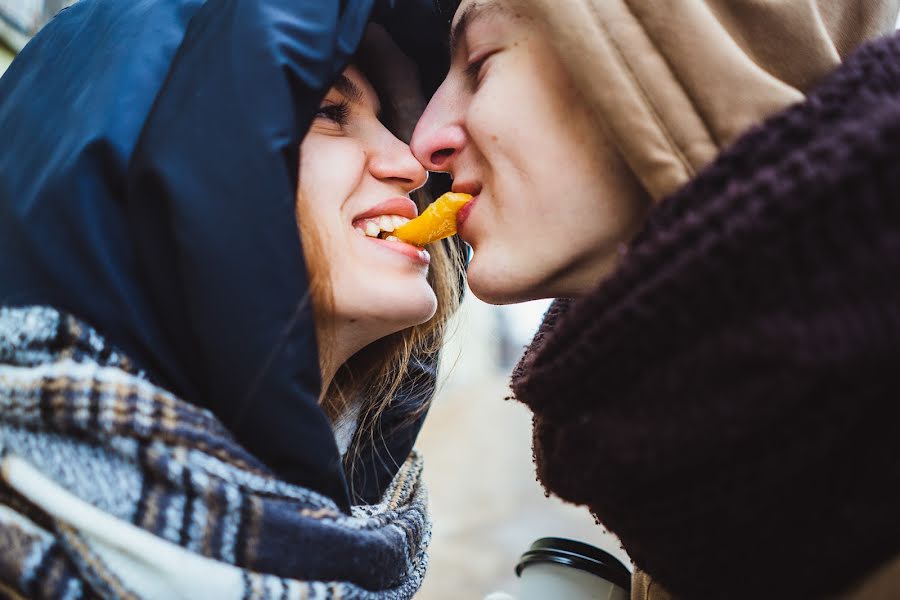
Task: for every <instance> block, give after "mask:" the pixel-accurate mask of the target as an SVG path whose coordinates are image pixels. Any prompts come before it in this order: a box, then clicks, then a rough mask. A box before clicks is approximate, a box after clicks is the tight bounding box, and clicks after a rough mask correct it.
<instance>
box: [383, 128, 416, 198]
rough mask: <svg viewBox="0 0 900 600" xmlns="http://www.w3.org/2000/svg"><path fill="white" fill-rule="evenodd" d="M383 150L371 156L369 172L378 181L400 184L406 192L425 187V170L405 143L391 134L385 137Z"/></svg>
mask: <svg viewBox="0 0 900 600" xmlns="http://www.w3.org/2000/svg"><path fill="white" fill-rule="evenodd" d="M385 137H386V139H385V141H384V142H383V143H382V144H381V148H380V149H379V150H378V151H377V152H374V153H372V154H371V155H370V157H369V171H370V172H371V173H372V175H373V176H375V177H376V178H377V179H380V180H382V181H390V182H393V183H398V184H399V185H400V187H401V188H402V189H403V191H405V192H411V191H413V190H415V189H418V188H420V187H422V186H423V185H425V181H426V180H427V179H428V171H426V170H425V167H423V166H422V165H421V164H420V163H419V161H417V160H416V157H415V156H413V154H412V152H411V151H410V149H409V146H407V145H406V144H405V143H403V142H402V141H400V140H399V139H397V138H396V137H394V136H393V135H391V134H388V135H387V136H385Z"/></svg>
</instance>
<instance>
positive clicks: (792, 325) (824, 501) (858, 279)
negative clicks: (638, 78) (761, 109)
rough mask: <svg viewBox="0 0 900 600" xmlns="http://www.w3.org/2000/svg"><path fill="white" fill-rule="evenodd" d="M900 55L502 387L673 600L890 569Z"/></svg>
mask: <svg viewBox="0 0 900 600" xmlns="http://www.w3.org/2000/svg"><path fill="white" fill-rule="evenodd" d="M898 164H900V37H892V38H888V39H885V40H882V41H879V42H877V43H873V44H870V45H868V46H866V47H864V48H863V49H861V50H860V51H859V52H857V53H856V54H855V55H854V56H853V57H851V58H850V59H848V61H847V62H846V63H845V64H844V65H843V66H842V67H841V68H840V69H838V70H837V71H836V72H835V73H833V74H832V75H831V76H829V77H827V78H826V79H825V80H824V81H823V82H821V83H820V84H819V85H818V86H817V88H816V89H815V90H814V91H813V92H812V93H811V94H810V95H809V96H808V98H807V99H806V100H805V101H804V102H803V103H802V104H798V105H795V106H793V107H791V108H789V109H787V110H786V111H784V112H782V113H780V114H778V115H776V116H774V117H773V118H771V119H769V120H768V121H767V122H765V123H764V124H763V125H762V126H760V127H758V128H756V129H754V130H752V131H750V132H748V133H747V134H745V135H744V136H743V137H742V138H741V139H739V140H738V141H737V142H736V143H735V144H734V145H733V146H732V147H731V148H730V149H728V150H726V151H725V152H723V153H722V154H721V155H720V156H719V157H718V158H717V159H716V160H715V161H714V162H713V163H712V164H711V165H710V166H709V167H707V168H706V169H705V170H704V171H703V172H702V173H701V174H700V175H699V176H698V177H696V178H695V179H694V180H693V181H691V182H690V183H689V184H688V185H687V186H686V187H684V188H683V189H681V190H680V191H678V192H677V193H675V194H674V195H673V196H670V197H669V198H667V199H665V200H664V201H662V202H661V204H660V205H659V206H658V207H657V208H656V210H655V211H654V213H653V214H652V216H651V217H650V219H649V221H648V223H647V224H646V227H645V229H644V230H643V232H642V233H641V234H640V235H639V237H638V238H637V239H636V240H634V242H633V243H632V244H631V245H630V246H629V248H628V249H627V251H626V252H625V253H624V256H623V257H622V261H621V265H620V268H619V269H618V270H617V271H616V273H615V274H614V275H613V276H612V277H611V278H609V279H608V280H607V281H605V282H603V283H602V284H601V285H600V286H599V287H598V289H596V290H595V291H594V292H593V293H591V294H589V295H588V296H587V297H584V298H580V299H578V300H574V301H573V300H559V301H557V302H556V303H555V304H554V305H553V306H552V307H551V309H550V310H549V312H548V314H547V316H546V319H545V322H544V323H543V325H542V326H541V328H540V330H539V332H538V334H537V336H536V338H535V340H534V342H533V344H532V346H531V347H530V348H529V350H528V351H527V353H526V355H525V356H524V358H523V359H522V362H521V363H520V365H519V366H518V368H517V369H516V372H515V373H514V376H513V391H514V393H515V396H516V397H517V398H518V399H519V400H520V401H522V402H524V403H526V404H527V405H528V406H529V407H530V408H531V409H532V410H533V412H534V455H535V460H536V462H537V468H538V476H539V479H540V480H541V481H542V482H543V484H544V485H545V487H546V488H547V489H548V490H549V491H551V492H553V493H555V494H557V495H559V496H560V497H562V498H564V499H566V500H569V501H571V502H574V503H577V504H583V505H586V506H588V507H589V508H590V510H591V511H592V512H593V513H594V514H595V515H596V517H597V518H598V520H599V521H601V522H602V523H603V524H604V525H606V526H607V527H608V528H609V529H610V530H612V531H613V532H615V533H616V534H618V536H619V537H620V539H621V540H622V543H623V545H624V548H625V549H626V550H627V551H628V553H629V554H630V556H631V557H632V558H633V560H634V562H635V564H636V566H637V567H639V568H640V569H642V570H644V571H646V572H647V573H648V574H649V575H650V576H651V577H652V578H653V579H655V580H657V581H659V582H660V583H661V584H663V585H664V586H665V587H666V588H667V589H669V590H670V591H671V592H672V593H673V594H675V595H676V596H678V597H680V598H729V599H731V600H741V599H744V598H747V599H750V598H763V597H764V598H769V599H772V598H791V599H798V598H802V599H808V598H819V597H823V596H826V595H830V594H835V593H839V592H840V591H842V590H844V589H845V588H846V587H847V586H849V585H851V584H852V583H853V582H854V581H857V580H859V579H860V578H862V577H863V576H865V575H866V574H867V573H869V572H871V571H872V570H873V569H875V568H876V567H878V566H879V565H880V564H881V563H883V562H884V561H886V560H888V559H889V558H891V557H892V556H894V555H896V554H897V553H898V552H900V518H898V514H897V510H898V509H897V507H898V506H900V461H898V460H897V458H898V456H900V402H898V400H900V168H898Z"/></svg>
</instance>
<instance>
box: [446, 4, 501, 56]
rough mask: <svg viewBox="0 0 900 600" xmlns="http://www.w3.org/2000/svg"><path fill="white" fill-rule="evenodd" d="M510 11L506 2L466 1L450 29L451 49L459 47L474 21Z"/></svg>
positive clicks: (455, 16)
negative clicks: (467, 29)
mask: <svg viewBox="0 0 900 600" xmlns="http://www.w3.org/2000/svg"><path fill="white" fill-rule="evenodd" d="M508 10H509V6H508V4H507V3H506V2H505V1H504V0H464V1H463V2H461V3H460V5H459V8H458V9H457V10H456V14H455V15H453V24H452V26H451V28H450V48H451V49H453V48H455V47H457V45H458V44H459V42H460V39H461V38H462V36H463V34H464V32H465V30H466V28H467V27H468V26H469V25H471V24H472V23H473V22H474V21H477V20H479V19H484V18H486V17H489V16H495V15H497V14H501V13H506V12H508Z"/></svg>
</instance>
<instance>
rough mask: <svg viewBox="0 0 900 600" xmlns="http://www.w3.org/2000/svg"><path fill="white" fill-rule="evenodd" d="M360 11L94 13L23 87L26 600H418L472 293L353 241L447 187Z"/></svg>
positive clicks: (189, 8) (402, 75)
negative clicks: (444, 345)
mask: <svg viewBox="0 0 900 600" xmlns="http://www.w3.org/2000/svg"><path fill="white" fill-rule="evenodd" d="M345 4H346V7H345V9H344V12H342V13H338V10H337V7H330V6H323V3H318V2H299V3H298V2H294V1H292V2H279V1H277V0H275V1H269V0H266V1H264V2H254V3H243V4H235V3H230V2H215V1H213V2H207V3H206V4H203V5H202V6H200V5H196V4H190V3H185V2H182V1H178V2H165V1H163V2H153V3H149V4H147V3H144V4H140V3H133V2H93V1H91V0H86V1H85V2H80V3H78V4H77V5H75V6H73V7H71V8H69V9H67V10H65V11H64V12H63V13H62V14H60V15H59V16H58V17H57V18H56V19H54V20H53V21H52V22H51V23H50V24H49V25H48V26H47V27H46V29H44V30H43V31H42V32H41V33H40V34H39V35H38V36H37V37H36V38H35V39H34V40H33V41H32V42H31V43H30V44H29V45H28V46H27V47H26V48H25V49H24V50H23V52H22V54H21V55H20V56H19V58H17V59H16V61H15V62H14V63H13V64H12V66H11V67H10V70H9V71H8V72H7V74H6V75H5V76H4V77H3V79H2V80H0V129H2V130H3V131H4V141H3V149H4V152H3V153H2V157H0V165H2V167H0V171H2V172H3V174H4V175H3V177H2V183H0V215H2V216H0V246H2V253H0V305H2V308H0V402H2V404H3V408H2V409H0V448H2V459H0V461H2V462H0V465H2V467H0V473H2V478H0V531H2V538H3V540H4V541H3V552H0V565H2V567H0V585H2V590H3V595H4V596H10V597H29V598H62V597H66V598H68V597H106V598H132V597H140V598H223V599H226V598H245V597H253V598H270V597H272V598H274V597H279V598H281V597H286V598H299V597H308V598H338V597H340V598H382V597H390V598H408V597H411V596H412V595H413V594H414V593H415V591H416V589H417V588H418V586H419V584H420V582H421V578H422V575H423V573H424V569H425V564H426V555H425V549H426V545H427V542H428V538H429V532H430V525H429V521H428V515H427V510H426V506H425V496H424V490H423V488H422V486H421V483H420V480H419V474H420V471H421V464H420V462H419V460H418V458H417V457H415V456H414V455H413V456H409V457H408V455H410V449H411V447H412V444H413V441H414V439H415V436H416V433H417V431H418V428H419V425H420V422H421V417H422V416H423V415H424V412H425V409H426V407H427V402H428V399H429V398H430V396H431V394H432V392H433V388H434V364H435V360H436V353H435V350H434V348H435V346H436V345H437V344H438V343H439V342H440V340H441V336H442V328H443V324H444V322H445V320H446V318H447V316H448V315H449V314H450V313H451V312H452V310H453V308H454V305H455V302H456V298H457V293H456V291H455V286H456V282H457V281H458V275H456V274H455V273H454V270H453V262H452V261H453V258H452V248H450V247H446V248H445V247H442V246H436V247H433V248H431V249H430V255H426V254H423V253H420V252H419V251H418V249H414V248H411V247H408V246H405V245H402V244H398V243H394V242H388V241H383V240H376V239H373V238H369V237H366V236H365V235H363V236H360V235H359V233H357V229H360V228H362V229H363V230H364V233H365V232H367V231H369V230H370V229H371V227H370V226H367V224H372V223H376V224H378V225H379V229H389V228H390V227H391V225H392V224H393V223H394V221H395V220H397V219H405V218H409V217H412V216H414V214H415V212H416V205H415V204H414V203H413V202H412V201H411V200H410V199H409V197H408V196H409V194H410V193H411V192H413V191H414V190H415V189H416V188H418V187H420V186H421V185H422V184H423V183H424V181H425V172H424V170H423V169H422V167H421V165H419V163H418V162H417V161H416V160H415V159H414V158H413V157H412V155H411V153H410V151H409V149H408V146H406V144H405V143H403V142H402V141H400V140H399V139H398V137H396V136H397V135H400V136H403V135H404V134H403V132H404V131H405V132H407V133H408V132H409V131H410V130H411V124H412V122H413V121H412V120H410V119H411V117H412V118H414V115H412V113H411V112H410V111H415V108H416V106H415V105H412V104H410V99H412V98H413V97H414V96H415V95H416V94H414V93H413V92H414V91H415V92H417V91H418V90H410V89H409V85H408V84H407V89H406V90H405V92H403V93H401V92H402V91H403V90H402V87H403V86H402V84H403V82H404V81H410V79H409V77H408V76H409V73H408V72H402V71H400V69H407V71H408V70H409V69H410V68H411V65H410V64H409V63H408V61H407V62H406V63H402V62H401V61H400V58H401V57H399V56H398V55H397V53H396V50H395V49H392V48H390V47H389V44H388V42H389V40H388V39H387V38H386V36H385V34H384V33H383V32H379V30H377V29H370V33H368V34H367V36H366V38H365V40H364V43H363V47H362V48H361V49H360V50H359V51H358V52H356V54H355V58H354V59H353V62H352V64H351V65H350V66H349V67H346V68H345V67H344V63H346V62H347V61H348V60H349V58H350V55H351V53H353V52H355V50H356V48H357V46H358V45H359V42H360V38H361V37H362V35H363V28H364V25H365V23H366V19H367V14H368V10H367V8H366V6H367V3H353V2H351V3H345ZM371 64H376V65H382V66H383V65H390V66H391V72H392V73H396V75H397V77H398V78H399V80H397V81H392V80H391V79H388V78H385V73H384V72H379V71H377V70H376V69H374V68H371V66H370V65H371ZM399 100H403V102H399ZM419 106H421V104H419ZM298 173H299V175H298ZM385 219H388V220H389V221H390V223H387V222H386V221H385ZM298 226H299V230H301V231H302V234H301V235H298ZM313 309H314V310H313ZM317 338H318V344H317ZM342 455H343V456H342ZM351 504H352V505H354V506H353V508H352V509H351Z"/></svg>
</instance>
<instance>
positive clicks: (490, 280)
mask: <svg viewBox="0 0 900 600" xmlns="http://www.w3.org/2000/svg"><path fill="white" fill-rule="evenodd" d="M479 259H480V260H479ZM491 267H492V265H491V261H490V257H489V256H485V255H484V254H482V255H481V256H480V257H479V256H478V254H477V253H476V254H475V257H474V258H473V259H472V262H471V263H469V268H468V270H467V272H466V280H467V282H468V285H469V289H470V290H472V293H473V294H475V296H476V297H477V298H478V299H479V300H481V301H482V302H487V303H488V304H516V303H519V302H528V301H529V300H537V299H539V298H546V297H548V296H547V295H546V293H540V292H542V291H543V292H546V291H547V290H546V289H541V287H542V286H541V284H540V282H529V281H527V280H525V281H523V280H522V279H521V278H520V277H516V276H514V275H509V273H511V272H512V273H516V272H517V273H526V272H527V271H528V269H527V267H526V266H524V265H520V266H518V268H516V267H515V265H513V268H509V267H510V266H509V265H504V266H503V267H500V268H491Z"/></svg>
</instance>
